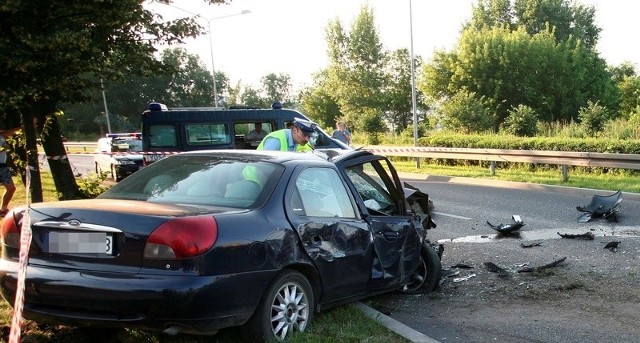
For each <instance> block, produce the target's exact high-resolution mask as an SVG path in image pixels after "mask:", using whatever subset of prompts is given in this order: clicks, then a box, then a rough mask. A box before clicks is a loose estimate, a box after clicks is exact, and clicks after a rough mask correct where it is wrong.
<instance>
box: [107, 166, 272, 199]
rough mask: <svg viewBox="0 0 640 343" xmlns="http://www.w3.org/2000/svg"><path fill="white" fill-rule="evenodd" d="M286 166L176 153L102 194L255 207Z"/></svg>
mask: <svg viewBox="0 0 640 343" xmlns="http://www.w3.org/2000/svg"><path fill="white" fill-rule="evenodd" d="M283 170H284V167H283V166H281V165H278V164H274V163H269V162H249V161H246V160H236V159H224V158H219V157H215V156H184V155H175V156H170V157H168V158H165V159H162V160H160V161H158V162H155V163H153V164H151V165H150V166H148V167H145V168H143V169H141V170H139V171H137V172H136V173H134V174H133V175H131V176H129V177H127V178H126V179H125V180H123V181H122V182H120V183H118V184H117V185H115V186H113V187H112V188H111V189H109V190H108V191H107V192H105V193H103V194H102V195H100V196H99V198H107V199H129V200H143V201H149V202H159V203H176V204H193V205H207V206H222V207H234V208H254V207H259V206H260V205H261V204H262V203H264V201H266V199H267V198H268V197H269V195H270V193H271V192H270V191H268V189H272V188H273V183H275V182H277V180H278V179H279V177H280V175H281V174H282V172H283Z"/></svg>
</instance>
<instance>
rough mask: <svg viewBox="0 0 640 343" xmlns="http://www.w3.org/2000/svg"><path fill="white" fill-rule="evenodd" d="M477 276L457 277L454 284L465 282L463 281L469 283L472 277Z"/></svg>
mask: <svg viewBox="0 0 640 343" xmlns="http://www.w3.org/2000/svg"><path fill="white" fill-rule="evenodd" d="M475 276H476V274H469V275H467V276H465V277H457V278H455V279H453V282H455V283H458V282H463V281H467V280H469V279H471V278H472V277H475Z"/></svg>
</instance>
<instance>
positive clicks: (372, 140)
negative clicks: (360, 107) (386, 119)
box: [357, 109, 385, 145]
mask: <svg viewBox="0 0 640 343" xmlns="http://www.w3.org/2000/svg"><path fill="white" fill-rule="evenodd" d="M357 123H358V127H360V128H361V129H362V130H363V131H364V132H366V133H367V142H366V143H367V144H372V145H376V144H380V133H381V132H384V130H385V126H384V123H383V122H382V118H381V117H380V115H379V114H378V113H377V112H376V111H375V110H374V109H366V110H364V111H363V113H362V115H360V117H358V121H357Z"/></svg>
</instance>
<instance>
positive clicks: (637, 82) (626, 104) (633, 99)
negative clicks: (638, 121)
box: [618, 75, 640, 118]
mask: <svg viewBox="0 0 640 343" xmlns="http://www.w3.org/2000/svg"><path fill="white" fill-rule="evenodd" d="M618 87H619V88H620V115H621V117H623V118H629V117H630V116H631V115H632V114H633V113H634V112H635V111H636V109H637V108H638V106H640V76H631V75H625V76H624V77H622V80H621V81H620V82H619V83H618Z"/></svg>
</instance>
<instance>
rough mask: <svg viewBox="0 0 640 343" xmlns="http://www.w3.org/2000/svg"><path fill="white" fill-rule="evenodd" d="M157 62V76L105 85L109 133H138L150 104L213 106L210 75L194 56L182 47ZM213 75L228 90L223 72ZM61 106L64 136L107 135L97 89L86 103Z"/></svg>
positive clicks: (128, 78) (166, 52) (127, 77)
mask: <svg viewBox="0 0 640 343" xmlns="http://www.w3.org/2000/svg"><path fill="white" fill-rule="evenodd" d="M160 61H161V63H162V65H163V66H164V67H163V69H162V70H160V71H159V72H158V73H156V74H153V75H149V76H136V75H123V76H122V78H121V79H120V80H118V81H109V82H104V85H105V95H106V99H107V106H108V109H109V121H110V123H111V129H112V132H129V131H131V130H139V129H140V127H139V126H140V124H139V122H140V114H141V113H142V112H143V111H144V110H146V109H147V107H148V104H149V103H150V102H161V103H164V104H166V105H167V106H169V107H197V106H213V102H214V101H213V90H212V89H213V87H212V83H211V82H212V80H211V74H210V73H209V71H207V69H206V67H205V66H204V64H203V63H202V62H201V61H200V59H199V58H198V57H197V56H196V55H190V54H187V53H186V50H184V49H182V48H176V49H167V50H164V51H163V52H162V54H161V59H160ZM216 74H217V75H218V79H219V85H220V87H226V88H228V86H225V85H227V84H228V83H227V82H228V81H226V80H228V78H227V76H226V75H225V74H224V73H222V72H216ZM218 89H223V88H218ZM221 103H224V100H223V101H221ZM61 107H62V108H63V109H64V116H63V117H61V118H60V119H61V128H62V129H63V130H64V132H65V133H68V134H69V135H71V134H74V135H78V134H79V133H80V132H84V133H90V135H93V137H95V135H96V134H97V133H98V132H99V133H100V135H103V134H104V133H106V132H107V125H106V118H105V114H104V104H103V98H102V94H101V92H100V91H99V90H94V91H93V92H92V93H91V98H90V100H88V101H85V102H81V103H76V104H63V105H61Z"/></svg>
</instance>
